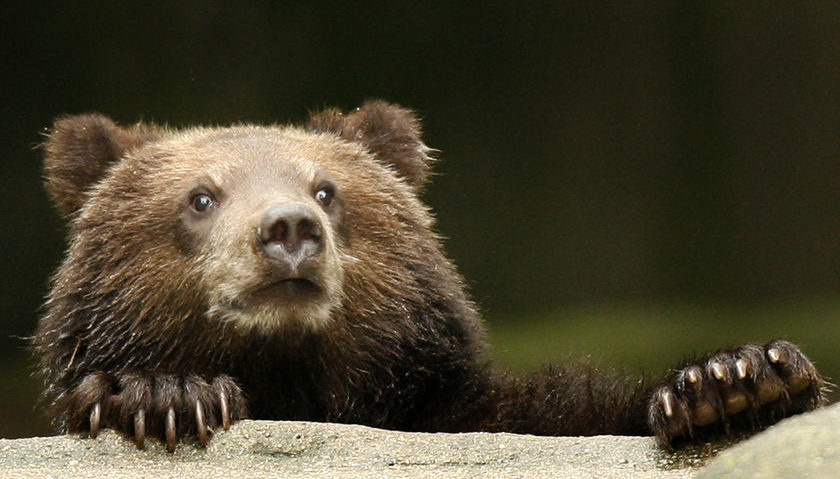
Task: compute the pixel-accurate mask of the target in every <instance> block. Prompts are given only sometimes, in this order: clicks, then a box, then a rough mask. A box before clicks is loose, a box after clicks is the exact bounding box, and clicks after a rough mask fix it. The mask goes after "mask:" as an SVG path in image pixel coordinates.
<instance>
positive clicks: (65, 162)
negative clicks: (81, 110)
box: [42, 114, 161, 216]
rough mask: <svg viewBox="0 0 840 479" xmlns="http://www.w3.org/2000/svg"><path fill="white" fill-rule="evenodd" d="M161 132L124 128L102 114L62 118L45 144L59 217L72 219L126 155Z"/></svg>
mask: <svg viewBox="0 0 840 479" xmlns="http://www.w3.org/2000/svg"><path fill="white" fill-rule="evenodd" d="M160 131H161V128H160V127H157V126H154V125H147V124H142V123H140V124H137V125H135V126H132V127H127V128H125V127H121V126H118V125H117V124H115V123H114V122H113V121H112V120H111V119H110V118H107V117H105V116H102V115H99V114H88V115H77V116H66V117H61V118H59V119H57V120H56V121H55V124H54V125H53V128H52V130H51V131H50V133H49V136H48V137H47V141H46V142H44V144H43V145H42V148H43V150H44V176H45V179H46V189H47V193H48V194H49V195H50V197H51V198H52V200H53V202H55V206H56V208H57V209H58V211H59V213H61V214H62V215H64V216H70V215H72V214H73V213H75V212H76V211H78V210H79V208H81V207H82V205H83V204H84V203H85V201H87V196H88V190H89V189H90V187H91V186H93V185H94V184H95V183H96V182H97V181H99V180H100V179H101V178H102V176H103V175H104V174H105V171H106V170H107V169H108V167H110V166H111V165H112V164H114V163H116V162H118V161H119V160H120V159H121V158H122V157H123V155H124V154H125V152H126V151H128V150H130V149H132V148H136V147H138V146H140V145H142V144H144V143H146V142H147V141H150V140H152V139H154V138H157V137H158V136H160Z"/></svg>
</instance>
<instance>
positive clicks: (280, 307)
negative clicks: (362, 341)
mask: <svg viewBox="0 0 840 479" xmlns="http://www.w3.org/2000/svg"><path fill="white" fill-rule="evenodd" d="M335 308H336V305H334V304H332V302H331V301H329V300H326V298H323V299H321V300H316V301H291V302H284V301H283V300H282V299H276V300H259V301H255V302H252V303H250V304H247V305H241V306H240V305H231V304H216V305H213V306H211V307H210V308H209V309H208V310H207V317H208V318H210V319H211V320H215V321H220V322H222V323H227V324H230V325H231V326H232V327H233V329H234V330H235V331H238V332H241V333H243V334H245V333H251V332H256V333H258V334H265V335H270V334H278V333H286V332H294V333H299V332H317V331H322V330H324V329H325V328H326V327H328V326H329V325H330V324H331V323H332V322H333V319H332V318H333V311H334V309H335Z"/></svg>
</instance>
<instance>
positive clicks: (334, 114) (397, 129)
mask: <svg viewBox="0 0 840 479" xmlns="http://www.w3.org/2000/svg"><path fill="white" fill-rule="evenodd" d="M307 128H308V129H309V130H311V131H316V132H320V133H326V132H330V133H334V134H337V135H338V136H340V137H342V138H344V139H345V140H348V141H356V142H360V143H362V144H363V145H364V146H365V147H366V148H367V149H368V151H370V152H371V153H373V155H374V156H375V157H376V158H377V159H378V160H379V161H381V162H382V163H384V164H386V165H388V166H390V167H392V168H393V169H394V170H395V171H396V173H397V174H399V175H400V176H402V177H403V178H404V179H405V180H406V181H407V182H408V183H409V184H410V185H412V186H414V187H415V188H418V189H419V188H422V187H423V185H425V184H426V181H427V180H428V179H429V176H430V175H431V166H432V163H434V158H432V156H431V153H433V152H434V151H435V150H433V149H432V148H429V147H428V146H426V144H425V143H423V140H422V138H421V137H420V121H419V120H418V119H417V117H416V116H415V115H414V112H412V111H411V110H408V109H406V108H402V107H400V106H399V105H394V104H390V103H386V102H384V101H376V100H374V101H368V102H366V103H365V104H363V105H362V106H360V107H359V108H357V109H356V110H354V111H352V112H350V113H347V114H344V113H342V112H341V111H340V110H337V109H329V110H325V111H322V112H320V113H315V114H313V115H312V116H311V117H310V119H309V123H308V124H307Z"/></svg>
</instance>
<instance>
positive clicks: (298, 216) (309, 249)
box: [257, 203, 323, 268]
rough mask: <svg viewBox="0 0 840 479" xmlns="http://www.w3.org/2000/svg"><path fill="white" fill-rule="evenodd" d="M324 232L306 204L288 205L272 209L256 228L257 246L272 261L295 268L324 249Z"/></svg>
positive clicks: (316, 216) (276, 206) (265, 214)
mask: <svg viewBox="0 0 840 479" xmlns="http://www.w3.org/2000/svg"><path fill="white" fill-rule="evenodd" d="M322 234H323V228H322V226H321V221H320V220H319V219H318V215H317V214H315V211H313V210H312V208H310V207H309V206H307V205H305V204H303V203H287V204H281V205H275V206H272V207H271V208H269V209H268V210H267V211H266V212H265V213H264V214H263V216H262V218H261V219H260V224H259V227H257V243H258V245H259V246H260V247H261V248H262V250H263V252H264V253H265V255H266V256H267V257H268V258H269V259H272V260H279V261H282V262H285V263H287V264H288V265H289V266H292V267H293V268H294V267H296V266H297V265H298V264H299V263H300V262H301V261H303V260H304V259H306V258H309V257H312V256H316V255H318V254H319V253H320V252H321V250H322V249H323V241H322V240H321V237H322Z"/></svg>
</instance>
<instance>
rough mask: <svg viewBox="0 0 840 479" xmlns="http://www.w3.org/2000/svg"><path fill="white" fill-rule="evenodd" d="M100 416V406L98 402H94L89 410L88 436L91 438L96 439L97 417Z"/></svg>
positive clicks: (97, 432)
mask: <svg viewBox="0 0 840 479" xmlns="http://www.w3.org/2000/svg"><path fill="white" fill-rule="evenodd" d="M101 416H102V406H101V405H100V404H99V402H96V403H95V404H94V405H93V408H91V410H90V437H91V439H96V436H98V435H99V419H100V417H101Z"/></svg>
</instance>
